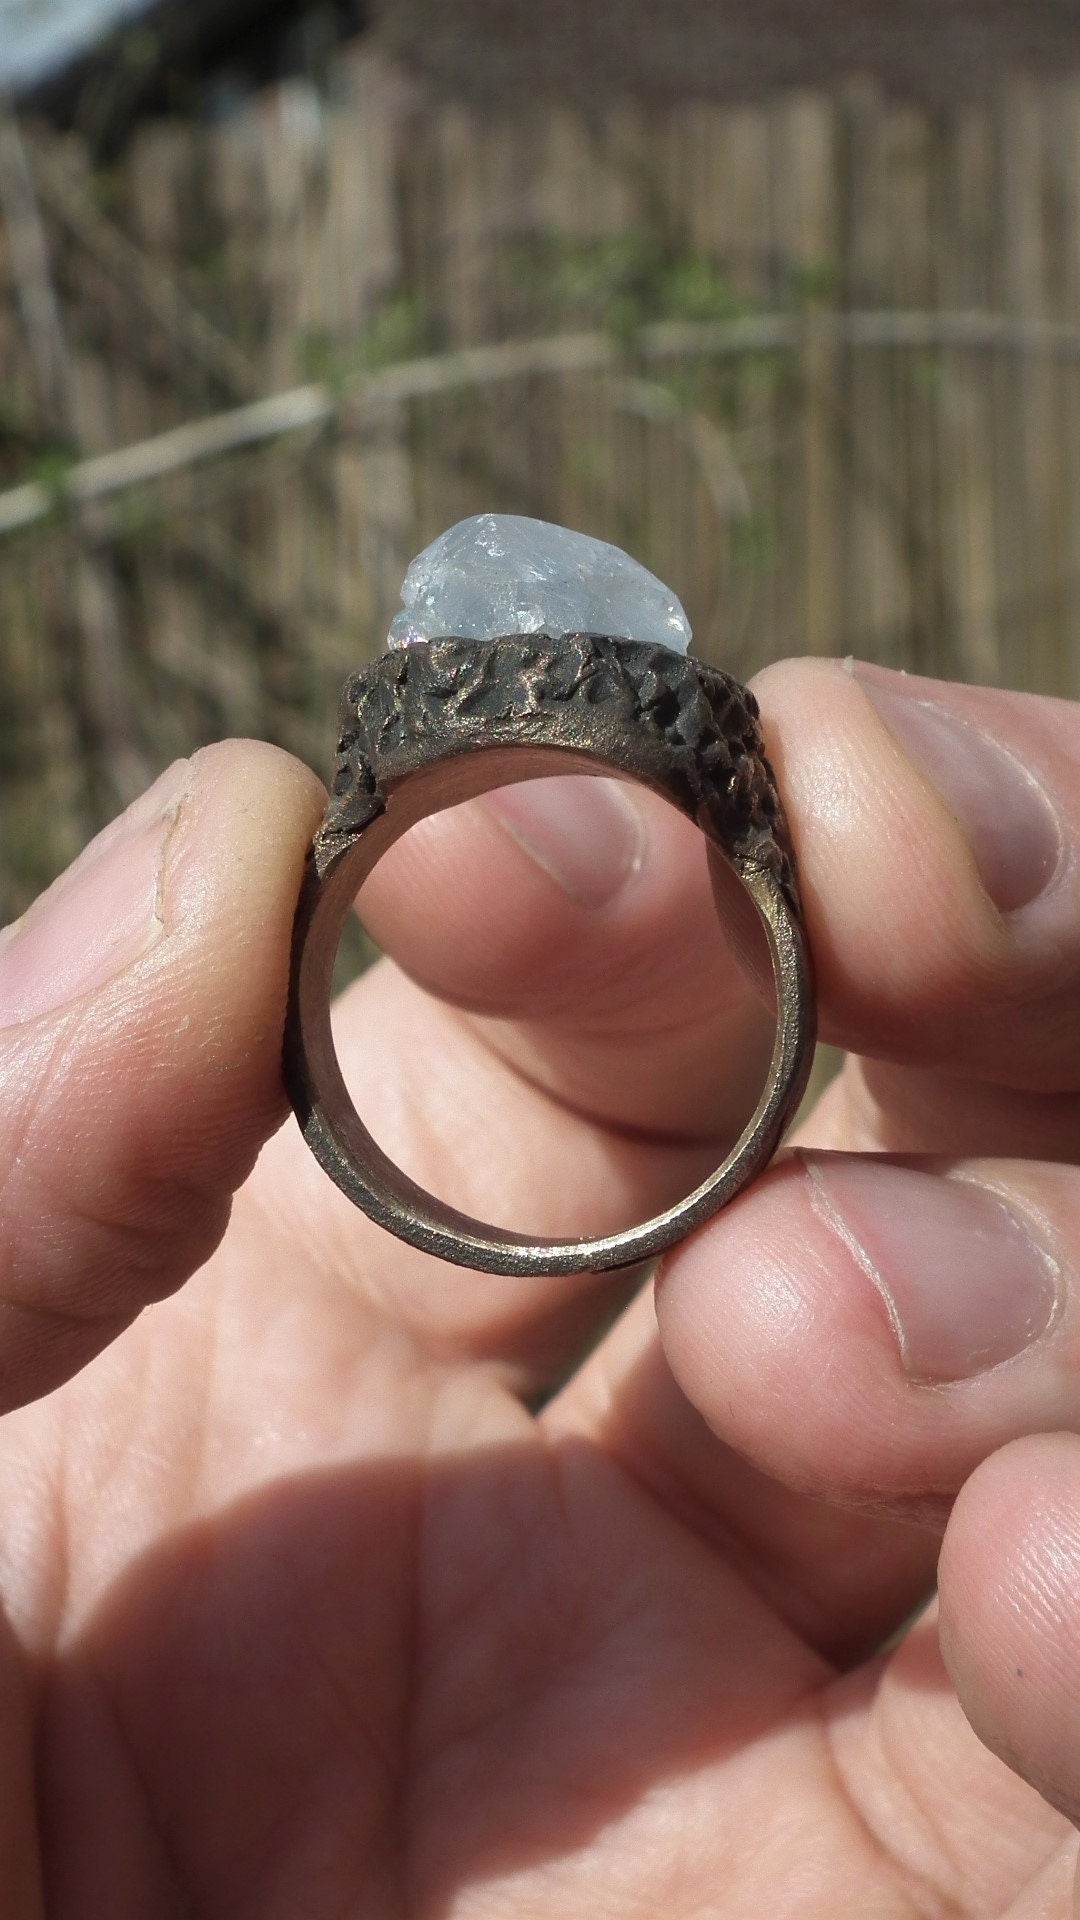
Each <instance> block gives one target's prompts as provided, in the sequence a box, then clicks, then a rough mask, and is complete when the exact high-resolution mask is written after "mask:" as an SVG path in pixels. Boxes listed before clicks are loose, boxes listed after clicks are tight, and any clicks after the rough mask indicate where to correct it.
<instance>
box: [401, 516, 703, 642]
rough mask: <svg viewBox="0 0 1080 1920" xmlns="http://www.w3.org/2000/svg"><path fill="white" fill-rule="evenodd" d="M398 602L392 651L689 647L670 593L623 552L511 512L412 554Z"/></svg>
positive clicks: (464, 524) (479, 520)
mask: <svg viewBox="0 0 1080 1920" xmlns="http://www.w3.org/2000/svg"><path fill="white" fill-rule="evenodd" d="M401 599H402V603H403V604H402V609H401V612H400V613H398V614H395V616H394V619H393V620H392V622H391V624H390V636H389V640H390V645H391V646H392V647H407V646H409V645H410V644H411V643H412V642H414V641H416V640H438V639H443V638H445V637H446V636H448V635H452V634H453V635H459V636H460V637H461V638H463V639H467V640H494V639H496V638H497V637H498V636H499V635H500V634H506V633H547V634H551V635H552V636H553V637H555V638H557V637H558V635H560V634H563V633H607V634H612V635H613V636H615V637H616V638H618V639H621V640H647V641H652V642H654V643H655V644H657V645H659V646H662V647H670V648H671V649H672V651H673V652H674V653H685V652H686V650H687V648H688V647H689V645H690V622H689V621H688V620H687V618H686V615H685V613H684V612H683V610H682V607H681V606H680V604H679V602H678V600H677V599H676V598H675V595H674V594H673V593H672V591H671V588H670V587H665V585H664V583H663V581H662V580H658V579H657V578H656V575H655V574H654V573H649V572H648V571H647V570H646V568H645V567H643V566H641V565H640V564H639V563H638V561H636V560H631V558H630V555H629V554H628V553H624V552H623V551H622V548H621V547H613V546H610V545H609V544H608V542H607V541H606V540H594V539H593V538H592V537H591V535H589V534H587V533H573V532H571V530H570V528H569V527H557V526H555V525H553V524H552V522H551V521H549V520H529V519H526V518H525V517H524V516H523V515H522V514H517V513H477V514H474V515H473V516H472V518H471V519H469V520H459V521H458V523H457V525H456V526H453V527H449V528H448V529H447V531H446V532H445V533H441V534H440V535H439V537H438V539H437V540H433V541H432V543H431V545H430V547H425V548H424V551H423V553H418V554H417V556H416V559H415V560H414V561H413V563H412V565H411V567H410V568H409V571H408V573H407V574H406V575H405V579H404V581H403V582H402V587H401Z"/></svg>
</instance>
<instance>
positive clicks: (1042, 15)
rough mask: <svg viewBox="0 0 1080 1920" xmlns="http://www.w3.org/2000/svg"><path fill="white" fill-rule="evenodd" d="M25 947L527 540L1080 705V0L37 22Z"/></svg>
mask: <svg viewBox="0 0 1080 1920" xmlns="http://www.w3.org/2000/svg"><path fill="white" fill-rule="evenodd" d="M0 369H2V379H0V923H2V922H4V921H5V920H7V919H9V918H10V917H12V916H13V915H15V914H17V913H18V912H19V911H20V910H21V909H22V908H23V907H24V906H25V905H26V903H27V901H28V900H29V899H30V898H31V897H32V895H33V894H34V893H35V892H36V891H37V890H38V889H39V887H40V886H41V885H42V883H43V882H45V881H46V880H48V879H49V878H50V877H51V876H52V875H53V874H54V873H55V872H56V871H57V870H58V869H59V868H60V867H61V866H62V865H63V864H64V863H65V862H66V861H67V860H68V859H69V858H70V857H71V856H72V854H73V853H74V852H76V851H77V850H78V848H79V847H80V846H81V845H82V844H83V842H84V841H85V840H86V839H87V837H88V836H89V835H90V833H91V832H92V831H93V830H94V828H95V827H96V826H98V825H99V824H100V823H101V822H102V821H104V820H105V819H106V818H108V817H109V816H111V814H112V813H114V812H115V811H116V809H117V808H118V807H119V806H120V805H121V804H122V803H123V802H124V801H125V800H126V799H127V798H129V797H130V796H131V795H132V794H133V793H134V792H136V791H137V790H138V789H139V788H140V787H141V786H142V785H143V784H144V783H145V782H146V781H147V780H148V779H149V778H150V777H151V776H152V775H153V774H154V773H155V772H156V771H157V770H158V769H159V768H160V767H161V766H162V765H164V764H165V763H166V761H168V760H169V759H170V758H171V757H173V756H174V755H176V754H179V753H188V752H190V751H192V750H193V748H195V747H196V746H198V745H200V744H202V743H203V742H205V741H207V740H211V739H214V738H217V737H220V736H221V735H223V734H226V733H233V732H241V733H252V734H257V735H261V736H264V737H267V738H270V739H272V740H277V741H279V742H281V743H282V744H284V745H286V746H288V747H291V748H292V749H293V750H294V751H296V752H298V753H300V754H301V755H302V756H303V757H304V758H305V759H307V760H309V761H310V762H311V763H312V764H313V765H314V766H316V767H317V768H319V769H321V770H324V771H325V770H326V769H327V768H328V767H329V764H330V759H331V755H332V751H333V744H334V742H333V732H334V716H335V713H336V704H337V697H338V692H339V688H340V684H341V682H342V680H343V679H344V677H345V675H346V673H347V672H348V671H349V670H350V669H352V668H353V667H354V666H355V665H356V664H357V662H358V661H359V660H361V659H363V658H364V657H367V656H368V655H370V654H372V653H374V652H377V651H380V650H381V646H382V641H383V637H384V634H385V629H386V625H387V622H388V620H389V617H390V615H391V613H392V612H393V610H394V608H395V606H396V605H397V595H398V586H399V584H400V580H401V576H402V573H403V571H404V568H405V566H406V564H407V562H408V561H409V559H410V558H411V556H412V555H413V553H415V552H416V551H417V549H418V548H420V547H421V546H423V545H424V544H425V543H426V542H427V541H428V540H429V539H431V538H432V537H433V536H434V535H435V534H436V533H438V532H439V531H441V529H442V528H443V527H445V526H446V525H448V524H449V523H450V522H451V521H453V520H455V519H457V518H459V517H460V516H462V515H463V514H466V513H471V512H474V511H479V510H481V509H492V508H495V509H500V510H505V511H514V512H522V513H528V514H536V515H539V516H541V517H544V518H549V519H554V520H560V521H565V522H567V523H569V524H570V525H572V526H575V527H580V528H583V529H585V530H586V531H589V532H591V533H595V534H598V535H601V536H603V537H605V538H608V539H611V540H614V541H616V542H618V543H619V544H620V545H622V546H625V547H627V548H628V549H629V550H630V551H631V552H632V553H634V554H635V555H637V556H638V557H639V558H641V559H642V560H644V561H645V562H646V564H647V565H649V566H650V567H652V568H653V569H654V570H655V571H656V572H658V573H659V574H660V575H661V576H662V577H663V578H664V579H665V580H667V581H669V582H670V583H671V585H672V586H673V587H674V588H675V589H676V591H677V592H678V593H679V594H680V596H681V597H682V599H683V601H684V603H685V605H686V608H687V611H688V613H689V615H690V618H691V621H692V623H693V625H694V628H695V633H696V635H697V640H696V646H697V650H698V651H699V652H701V653H703V654H705V655H706V656H708V657H710V658H714V659H716V660H718V661H720V662H722V663H723V664H724V665H725V666H727V667H729V668H730V669H731V670H732V671H733V672H735V673H736V674H738V675H739V676H740V677H745V676H746V675H748V674H749V673H751V672H752V671H753V670H754V669H755V668H756V667H758V666H759V665H761V664H762V663H764V662H765V661H767V660H769V659H772V658H775V657H777V656H779V655H781V654H785V653H789V652H807V651H808V652H813V653H856V654H859V655H861V656H863V657H865V658H871V659H876V660H880V661H883V662H885V663H887V664H890V665H893V666H900V665H906V666H909V667H911V668H914V669H917V670H919V671H922V672H927V673H932V674H948V675H950V676H954V677H957V678H961V679H965V678H967V679H974V680H980V681H1000V682H1004V683H1009V684H1012V685H1015V686H1021V687H1030V688H1038V689H1041V690H1051V691H1057V692H1060V693H1062V694H1072V695H1076V694H1078V693H1080V539H1078V530H1080V6H1078V5H1077V3H1076V0H818V4H811V3H810V0H663V4H659V3H658V0H542V3H538V0H378V3H377V4H376V0H372V3H371V4H364V0H0Z"/></svg>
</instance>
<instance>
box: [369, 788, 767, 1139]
mask: <svg viewBox="0 0 1080 1920" xmlns="http://www.w3.org/2000/svg"><path fill="white" fill-rule="evenodd" d="M359 905H360V911H361V914H362V916H363V918H364V920H365V923H366V924H367V926H368V927H369V929H370V930H371V932H372V933H373V934H374V936H375V938H376V940H377V941H378V943H379V945H380V946H381V947H383V949H384V950H385V951H386V952H388V953H389V954H391V955H392V956H393V958H394V959H395V960H396V961H397V963H398V964H399V966H401V967H402V968H403V969H404V970H405V971H406V972H407V973H408V974H409V975H410V976H411V977H412V978H413V979H414V980H415V981H417V982H418V983H419V984H421V985H422V986H424V987H425V988H426V989H427V990H428V992H430V993H431V994H433V995H434V996H436V997H437V998H438V999H440V1000H443V1001H447V1002H450V1003H451V1004H453V1005H454V1006H457V1007H459V1008H464V1009H466V1010H467V1011H468V1013H469V1015H470V1016H471V1018H472V1026H473V1030H474V1032H476V1033H478V1034H479V1035H480V1036H481V1037H482V1038H483V1040H484V1042H485V1044H486V1045H487V1046H489V1047H491V1048H492V1049H494V1050H495V1051H496V1052H497V1053H498V1054H499V1056H500V1057H501V1058H502V1059H504V1060H506V1061H507V1063H508V1064H510V1065H511V1066H512V1067H513V1068H514V1069H516V1070H517V1071H518V1072H519V1073H521V1074H522V1075H523V1076H524V1077H525V1078H527V1079H529V1080H531V1081H533V1082H535V1083H536V1084H537V1085H538V1086H540V1087H541V1088H543V1090H544V1091H546V1092H548V1093H550V1094H551V1095H552V1096H553V1097H554V1098H555V1099H556V1100H558V1101H559V1102H560V1103H561V1104H563V1105H566V1106H569V1107H572V1108H574V1109H575V1110H577V1111H580V1112H583V1113H586V1114H589V1115H591V1116H593V1117H595V1118H596V1119H597V1120H599V1121H600V1122H601V1123H603V1124H605V1125H611V1126H616V1127H621V1128H631V1129H634V1130H635V1131H640V1132H650V1133H655V1134H658V1135H662V1136H664V1137H666V1138H670V1139H672V1140H675V1141H679V1140H685V1141H687V1142H689V1143H691V1144H692V1145H693V1144H696V1143H700V1142H701V1141H702V1140H703V1139H704V1140H709V1141H720V1140H726V1139H728V1138H730V1137H733V1135H734V1133H735V1132H736V1131H737V1130H738V1128H739V1127H740V1126H741V1124H742V1123H743V1121H744V1119H745V1118H746V1115H747V1114H748V1113H749V1112H750V1111H751V1109H752V1107H753V1105H754V1102H755V1101H756V1099H757V1096H758V1093H759V1092H760V1090H761V1085H762V1082H763V1080H764V1077H765V1073H766V1070H767V1066H768V1060H769V1054H770V1050H771V1044H772V1028H773V1021H772V1019H771V1017H770V1015H769V1014H768V1013H767V1012H766V1010H765V1007H764V1005H763V1003H762V999H761V996H760V995H759V994H758V993H757V992H755V990H754V988H753V987H752V985H751V984H750V982H749V981H748V980H747V978H746V976H745V973H744V972H743V970H742V969H741V968H740V966H739V965H738V964H737V962H736V959H735V957H734V955H733V952H732V950H731V948H730V946H729V943H728V940H727V937H726V934H725V932H724V930H723V928H722V926H721V924H720V921H719V919H718V916H717V909H716V903H715V900H714V897H713V893H712V887H711V883H710V879H709V871H708V865H707V861H706V856H705V843H704V841H703V839H702V836H701V834H700V833H699V832H698V830H697V828H696V827H695V826H694V825H693V824H692V823H691V822H690V821H689V820H687V819H685V818H684V817H683V816H682V815H681V814H679V813H677V812H676V811H675V809H674V808H673V807H671V806H670V805H668V804H667V803H666V802H664V801H662V800H660V799H659V798H658V797H657V796H656V795H654V794H651V793H649V792H647V791H646V790H645V789H644V788H642V787H637V786H630V785H628V784H626V783H623V782H620V781H614V780H598V779H592V778H585V777H574V776H571V775H566V776H563V777H561V778H554V779H545V780H536V781H529V782H526V783H524V784H522V785H520V786H517V787H511V788H507V789H505V790H503V791H501V792H499V793H497V794H492V795H488V796H485V797H484V799H482V800H480V801H474V802H470V803H468V804H466V805H464V806H458V807H455V808H452V809H449V810H448V811H447V812H445V813H442V814H438V815H435V816H433V817H432V818H430V819H428V820H426V821H423V822H421V823H420V825H419V826H417V827H416V828H414V829H413V830H412V832H411V833H409V834H408V835H407V836H406V837H405V839H404V840H403V841H401V842H399V844H398V845H397V846H396V847H395V848H394V849H393V850H392V851H391V852H390V853H389V854H388V855H387V857H386V858H385V859H384V860H383V861H382V862H380V864H379V866H378V867H377V868H376V870H375V872H374V874H373V875H372V876H371V878H370V879H369V880H368V882H367V884H366V886H365V887H364V889H363V892H362V894H361V896H360V902H359Z"/></svg>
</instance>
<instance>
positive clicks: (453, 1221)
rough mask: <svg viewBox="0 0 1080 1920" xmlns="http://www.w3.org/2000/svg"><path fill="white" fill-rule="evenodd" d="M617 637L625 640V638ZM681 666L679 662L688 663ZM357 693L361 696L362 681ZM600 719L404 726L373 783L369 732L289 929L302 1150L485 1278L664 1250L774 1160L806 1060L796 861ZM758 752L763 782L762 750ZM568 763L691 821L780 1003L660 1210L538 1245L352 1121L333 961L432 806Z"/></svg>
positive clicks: (810, 1009)
mask: <svg viewBox="0 0 1080 1920" xmlns="http://www.w3.org/2000/svg"><path fill="white" fill-rule="evenodd" d="M450 645H457V647H461V645H465V643H432V651H434V647H450ZM498 645H505V643H498ZM563 645H565V643H563ZM607 645H613V643H607ZM617 645H619V647H623V649H625V647H630V645H632V643H617ZM640 651H650V649H640ZM379 664H382V662H379ZM678 664H680V666H682V668H684V666H686V664H688V662H678ZM690 664H694V662H690ZM700 672H701V674H703V672H705V670H700ZM730 685H734V682H732V684H730ZM740 691H742V689H740ZM348 693H350V689H346V695H348ZM352 697H354V699H356V689H354V695H352ZM598 720H600V724H598ZM601 720H603V716H594V720H592V724H590V726H588V724H586V726H584V728H582V726H580V724H578V726H577V730H567V724H565V720H563V718H559V716H557V718H555V722H553V724H552V726H548V728H536V726H525V730H523V724H521V716H517V718H513V716H511V724H503V728H502V735H503V737H502V739H500V722H498V720H496V722H494V724H492V720H490V716H486V720H484V726H482V728H473V730H469V728H461V726H457V730H455V728H454V726H442V728H440V733H438V737H436V739H434V741H432V739H427V741H425V739H423V737H417V728H415V726H413V732H411V735H405V739H404V745H398V747H394V743H390V749H388V751H386V749H384V751H382V756H380V764H377V778H371V760H377V753H373V751H371V741H365V749H367V753H365V755H363V756H361V762H359V770H361V772H359V797H361V801H365V803H367V804H365V808H363V814H361V818H359V822H357V820H356V816H354V818H350V816H348V808H350V806H354V804H356V791H352V789H348V791H346V797H344V803H342V799H340V795H338V801H336V803H331V810H329V816H327V824H325V829H323V839H321V843H319V839H317V843H315V849H313V858H311V860H309V864H307V870H306V877H304V887H302V897H300V906H298V916H296V931H294V960H292V981H290V996H288V1014H286V1043H284V1073H286V1085H288V1092H290V1098H292V1104H294V1110H296V1116H298V1119H300V1125H302V1129H304V1139H306V1140H307V1146H309V1148H311V1152H313V1154H315V1158H317V1160H319V1164H321V1165H323V1167H325V1171H327V1173H329V1175H331V1179H332V1181H334V1183H336V1185H338V1187H340V1188H342V1192H344V1194H348V1198H350V1200H354V1204H356V1206H359V1208H361V1210H363V1212H365V1213H367V1215H369V1217H371V1219H373V1221H377V1223H379V1225H380V1227H386V1229H388V1231H390V1233H394V1235H396V1236H398V1238H402V1240H405V1242H409V1244H411V1246H417V1248H421V1250H423V1252H429V1254H436V1256H438V1258H442V1260H448V1261H454V1263H455V1265H465V1267H473V1269H479V1271H486V1273H511V1275H542V1273H552V1275H555V1273H578V1271H594V1273H600V1271H609V1269H617V1267H628V1265H636V1263H640V1261H646V1260H651V1258H655V1256H657V1254H661V1252H665V1248H669V1246H673V1244H675V1242H676V1240H680V1238H684V1236H686V1235H688V1233H692V1231H694V1229H696V1227H700V1225H701V1223H703V1221H705V1219H709V1217H711V1215H713V1213H715V1212H719V1208H721V1206H724V1204H726V1202H728V1200H730V1198H732V1196H734V1194H736V1192H738V1190H740V1188H742V1187H744V1185H746V1183H748V1181H749V1179H751V1177H753V1175H755V1173H757V1171H761V1169H763V1167H765V1165H767V1162H769V1160H771V1156H773V1152H774V1148H776V1146H778V1142H780V1137H782V1133H784V1129H786V1125H788V1121H790V1119H792V1116H794V1112H796V1106H798V1102H799V1098H801V1094H803V1089H805V1081H807V1075H809V1066H811V1060H813V1041H815V998H813V973H811V962H809V952H807V943H805V935H803V924H801V914H799V908H798V895H796V891H794V879H792V870H790V868H784V864H780V862H776V860H769V858H761V856H759V843H761V837H759V841H757V843H751V851H749V852H748V851H746V845H740V843H738V839H736V835H734V833H732V831H730V826H728V820H726V816H724V812H723V808H717V806H707V804H701V793H698V795H696V793H694V791H692V789H690V787H688V783H686V766H684V760H680V762H678V766H675V762H673V764H671V766H669V764H667V762H669V758H671V753H667V755H665V749H663V743H661V747H659V749H657V739H655V735H653V733H650V730H648V728H642V726H638V728H634V726H626V724H625V716H623V724H621V726H603V724H601ZM523 732H525V737H523ZM419 733H423V728H421V730H419ZM544 735H546V737H544ZM342 753H344V756H346V758H348V755H350V753H352V762H348V764H352V766H354V770H356V745H350V735H348V732H346V737H344V743H342ZM759 758H761V764H763V766H765V770H767V774H769V780H771V778H773V776H771V772H769V764H767V760H765V758H763V753H761V755H759ZM567 770H571V772H580V774H603V776H619V778H625V780H638V781H642V783H646V785H650V787H653V789H655V791H659V793H663V797H665V799H669V801H673V804H676V806H678V808H680V810H682V812H686V814H688V816H690V818H694V820H696V824H698V826H700V828H701V833H703V837H705V841H707V845H709V847H711V849H713V852H715V854H719V856H721V858H723V860H724V862H726V864H728V866H732V868H734V872H736V874H738V877H740V881H742V885H744V887H746V891H748V893H749V897H751V900H753V906H755V908H757V916H759V920H761V924H763V927H765V935H767V941H769V952H771V960H773V973H774V983H776V1010H778V1018H776V1039H774V1048H773V1060H771V1068H769V1079H767V1085H765V1091H763V1094H761V1098H759V1102H757V1108H755V1112H753V1116H751V1119H749V1121H748V1125H746V1129H744V1131H742V1135H740V1139H738V1140H736V1142H734V1146H732V1150H730V1152H728V1156H726V1158H724V1162H723V1164H721V1165H719V1167H717V1171H715V1173H711V1175H709V1179H707V1181H703V1183H701V1185H700V1187H696V1188H694V1192H690V1194H686V1196H684V1198H682V1200H678V1202H676V1204H675V1206H671V1208H667V1210H665V1212H663V1213H657V1215H653V1217H651V1219H648V1221H642V1223H640V1225H636V1227H628V1229H625V1231H621V1233H613V1235H605V1236H601V1238H592V1240H584V1238H577V1240H548V1238H534V1236H528V1235H521V1233H513V1231H509V1229H500V1227H492V1225H486V1223H484V1221H477V1219H471V1217H469V1215H467V1213H461V1212H457V1210H455V1208H452V1206H448V1204H444V1202H442V1200H436V1198H434V1196H432V1194H429V1192H427V1190H425V1188H423V1187H419V1185H417V1183H415V1181H411V1179H409V1177H407V1175H405V1173H404V1171H402V1169H400V1167H398V1165H394V1162H392V1160H390V1158H388V1156H386V1154H384V1152H382V1148H380V1146H379V1144H377V1140H375V1139H373V1137H371V1135H369V1131H367V1127H365V1125H363V1121H361V1119H359V1116H357V1112H356V1108H354V1102H352V1098H350V1094H348V1089H346V1085H344V1079H342V1071H340V1066H338V1058H336V1052H334V1041H332V1031H331V983H332V968H334V958H336V948H338V943H340V935H342V929H344V924H346V918H348V914H350V910H352V902H354V899H356V893H357V891H359V887H361V885H363V881H365V879H367V876H369V874H371V870H373V868H375V866H377V862H379V860H380V858H382V854H384V852H386V851H388V847H390V845H394V841H396V839H400V837H402V833H405V831H407V829H409V828H411V826H413V824H415V822H417V820H421V818H425V816H427V814H430V812H438V810H442V808H446V806H454V804H457V803H459V801H463V799H467V797H473V795H477V793H482V791H488V789H490V787H498V785H507V783H513V781H519V780H530V778H540V776H544V774H552V772H567ZM340 785H342V783H340V781H338V787H340ZM354 787H356V781H354ZM342 814H344V828H342ZM780 826H782V820H780Z"/></svg>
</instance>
